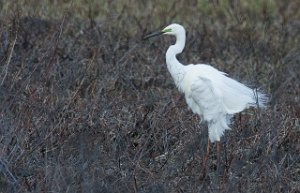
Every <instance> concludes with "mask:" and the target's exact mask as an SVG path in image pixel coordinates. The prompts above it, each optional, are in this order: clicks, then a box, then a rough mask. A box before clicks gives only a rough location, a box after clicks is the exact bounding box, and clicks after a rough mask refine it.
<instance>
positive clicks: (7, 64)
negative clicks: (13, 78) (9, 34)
mask: <svg viewBox="0 0 300 193" xmlns="http://www.w3.org/2000/svg"><path fill="white" fill-rule="evenodd" d="M17 37H18V34H17V33H16V36H15V39H14V42H13V44H12V46H11V49H10V53H9V56H8V59H7V63H6V66H5V68H4V70H5V72H4V76H3V78H2V81H1V85H0V86H2V85H3V83H4V80H5V79H6V76H7V73H8V66H9V64H10V61H11V58H12V53H13V51H14V47H15V44H16V41H17ZM2 73H3V72H2Z"/></svg>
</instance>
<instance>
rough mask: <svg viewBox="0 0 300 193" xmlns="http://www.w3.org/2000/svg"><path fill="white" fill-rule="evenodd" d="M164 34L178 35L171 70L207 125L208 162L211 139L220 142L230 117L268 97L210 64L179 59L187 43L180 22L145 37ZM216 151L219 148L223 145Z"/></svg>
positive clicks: (168, 60) (170, 50) (171, 54)
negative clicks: (181, 61) (184, 63)
mask: <svg viewBox="0 0 300 193" xmlns="http://www.w3.org/2000/svg"><path fill="white" fill-rule="evenodd" d="M161 34H166V35H174V36H175V37H176V43H175V44H174V45H171V46H170V47H169V48H168V50H167V52H166V63H167V67H168V70H169V72H170V73H171V75H172V77H173V79H174V82H175V85H176V86H177V88H178V89H179V91H181V92H182V93H184V95H185V99H186V102H187V104H188V106H189V108H190V109H191V110H192V111H193V112H194V113H196V114H198V115H200V117H201V120H202V121H205V122H207V124H208V133H209V141H208V142H209V144H208V149H207V155H206V158H205V160H204V162H206V160H207V158H208V153H209V145H210V142H220V138H221V137H222V135H223V133H224V131H225V130H226V129H229V126H228V124H229V123H230V118H231V116H232V115H233V114H235V113H238V112H241V111H243V110H244V109H246V108H248V107H251V106H253V107H257V106H260V107H263V106H265V102H266V101H267V98H266V96H265V95H264V94H262V93H259V92H254V90H253V89H251V88H248V87H247V86H245V85H243V84H242V83H239V82H238V81H236V80H234V79H231V78H229V77H228V76H227V74H226V73H224V72H221V71H219V70H217V69H216V68H214V67H212V66H210V65H206V64H196V65H193V64H190V65H182V64H181V63H180V62H179V61H178V60H177V58H176V55H177V54H179V53H181V52H182V51H183V49H184V46H185V39H186V36H185V29H184V28H183V27H182V26H181V25H179V24H171V25H169V26H167V27H166V28H164V29H163V30H162V31H161V32H156V33H153V34H150V35H148V36H146V37H145V38H149V37H153V36H157V35H161ZM217 145H218V144H217ZM217 147H218V146H217ZM217 150H218V151H219V150H220V147H218V148H217Z"/></svg>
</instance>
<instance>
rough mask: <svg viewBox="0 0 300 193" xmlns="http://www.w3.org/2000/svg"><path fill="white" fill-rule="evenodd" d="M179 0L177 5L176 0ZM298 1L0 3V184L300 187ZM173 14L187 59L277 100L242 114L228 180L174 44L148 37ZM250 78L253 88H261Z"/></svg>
mask: <svg viewBox="0 0 300 193" xmlns="http://www.w3.org/2000/svg"><path fill="white" fill-rule="evenodd" d="M175 2H176V3H175ZM298 7H300V2H298V1H283V0H281V1H280V0H276V1H262V0H260V1H246V0H241V1H234V0H233V1H229V0H223V1H210V2H208V1H204V0H198V1H196V0H195V1H184V0H179V1H173V2H172V1H168V2H167V1H134V0H128V1H93V0H91V1H82V0H73V1H50V0H49V1H38V0H30V1H25V0H20V1H4V2H2V3H0V10H1V11H0V16H1V19H0V45H1V46H0V61H1V62H0V82H1V85H0V103H1V104H0V106H1V109H0V128H1V129H0V192H122V193H124V192H140V193H142V192H143V193H146V192H147V193H150V192H216V191H220V192H298V191H300V183H299V181H300V161H299V160H300V156H299V153H300V121H299V117H300V106H299V102H300V101H299V96H300V93H299V91H300V84H299V83H300V79H299V78H300V77H299V74H300V70H299V69H300V68H299V66H300V47H299V40H300V35H299V34H300V12H299V11H298ZM171 22H178V23H181V24H183V25H184V26H185V27H186V28H187V31H188V34H187V35H188V37H187V46H186V48H185V51H184V53H183V54H181V55H180V56H179V58H180V60H181V61H182V62H183V63H199V62H203V63H211V64H212V65H214V66H215V67H217V68H218V69H220V70H222V71H225V72H228V73H229V74H230V76H231V77H234V78H236V79H238V80H241V81H244V82H245V81H246V82H245V83H248V84H250V83H251V84H252V85H258V86H259V87H260V89H262V90H264V91H266V92H267V93H268V94H269V96H270V104H269V106H268V108H267V109H266V110H265V111H255V110H252V109H250V110H247V111H246V112H244V113H241V114H238V115H236V116H235V117H234V123H233V124H232V126H231V127H232V128H233V129H232V130H231V131H228V132H227V133H226V144H225V143H224V145H226V155H222V165H223V166H224V167H223V169H222V173H221V176H220V177H219V178H218V177H217V176H216V157H215V152H213V153H212V154H211V156H210V158H209V164H210V168H209V169H208V174H207V177H206V179H204V180H200V179H199V174H200V170H201V162H202V156H203V155H204V150H205V148H206V141H207V129H206V127H205V125H199V124H198V123H199V118H198V117H197V116H195V115H193V114H192V113H191V112H190V111H189V110H188V109H187V106H186V104H185V101H184V99H183V98H182V96H181V95H180V93H178V91H177V89H176V88H175V87H174V84H173V81H172V79H171V77H170V75H169V74H168V72H167V70H166V65H165V62H164V52H165V51H166V48H167V46H168V45H169V44H170V43H171V42H172V41H174V40H173V39H170V38H160V39H155V40H151V41H146V42H144V41H141V37H142V36H143V35H144V34H146V33H147V32H150V31H153V30H155V29H158V28H160V27H164V26H165V25H167V24H169V23H171ZM251 84H250V85H251Z"/></svg>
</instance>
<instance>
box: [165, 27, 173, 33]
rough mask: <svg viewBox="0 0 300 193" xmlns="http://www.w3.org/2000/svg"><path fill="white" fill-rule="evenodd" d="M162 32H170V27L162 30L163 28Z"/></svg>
mask: <svg viewBox="0 0 300 193" xmlns="http://www.w3.org/2000/svg"><path fill="white" fill-rule="evenodd" d="M163 32H164V33H167V32H172V29H170V28H168V29H164V30H163Z"/></svg>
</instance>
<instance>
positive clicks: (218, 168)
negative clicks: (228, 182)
mask: <svg viewBox="0 0 300 193" xmlns="http://www.w3.org/2000/svg"><path fill="white" fill-rule="evenodd" d="M220 152H221V142H220V141H217V175H218V176H219V175H220Z"/></svg>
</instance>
